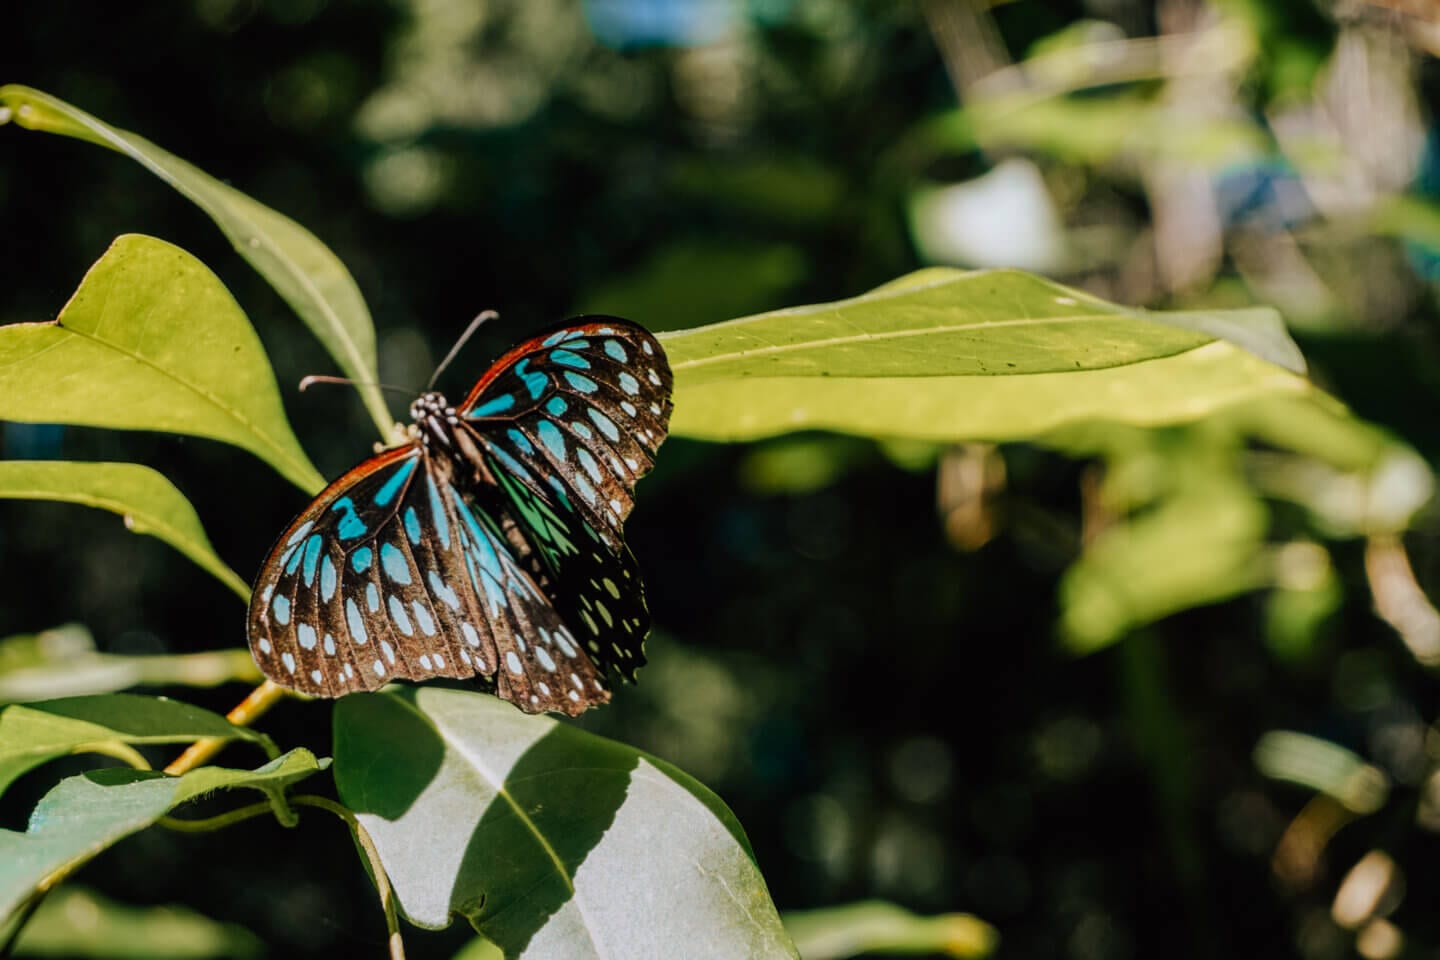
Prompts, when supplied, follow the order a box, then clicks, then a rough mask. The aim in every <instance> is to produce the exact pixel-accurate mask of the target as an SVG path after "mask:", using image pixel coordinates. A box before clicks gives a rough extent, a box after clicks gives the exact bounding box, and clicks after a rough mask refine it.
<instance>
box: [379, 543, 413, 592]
mask: <svg viewBox="0 0 1440 960" xmlns="http://www.w3.org/2000/svg"><path fill="white" fill-rule="evenodd" d="M380 566H381V567H382V568H384V570H385V575H386V576H387V577H389V578H390V579H391V580H394V581H395V582H396V583H409V582H410V564H408V563H406V562H405V554H403V553H401V552H400V550H399V548H398V547H396V546H395V545H394V544H393V543H382V544H380Z"/></svg>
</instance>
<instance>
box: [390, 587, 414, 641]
mask: <svg viewBox="0 0 1440 960" xmlns="http://www.w3.org/2000/svg"><path fill="white" fill-rule="evenodd" d="M386 605H387V606H388V607H389V608H390V619H391V620H394V621H395V626H397V627H399V628H400V632H401V633H403V634H405V636H407V637H413V636H414V635H415V626H414V624H412V623H411V622H410V615H409V614H407V613H406V612H405V605H404V604H403V603H401V602H400V598H399V597H396V596H394V595H393V594H392V595H391V596H390V599H389V600H388V601H387V604H386Z"/></svg>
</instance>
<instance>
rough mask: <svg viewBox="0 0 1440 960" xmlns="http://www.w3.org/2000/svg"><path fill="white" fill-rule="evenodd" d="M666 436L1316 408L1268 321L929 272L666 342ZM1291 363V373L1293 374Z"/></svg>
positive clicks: (946, 429)
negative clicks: (1282, 401)
mask: <svg viewBox="0 0 1440 960" xmlns="http://www.w3.org/2000/svg"><path fill="white" fill-rule="evenodd" d="M663 340H664V343H665V349H666V351H667V353H668V354H669V356H670V362H671V366H672V367H673V368H674V371H675V415H674V419H673V421H672V424H671V429H672V432H674V433H676V434H679V435H683V436H693V437H698V438H702V439H708V440H746V439H754V438H757V437H764V436H770V435H774V434H778V433H782V432H786V431H790V430H800V429H807V428H812V429H813V428H822V429H828V430H839V431H843V432H847V433H857V434H862V435H869V436H873V437H909V438H917V439H926V440H942V441H956V440H1012V441H1013V440H1034V439H1042V440H1043V439H1044V438H1045V437H1046V435H1047V434H1050V433H1052V432H1054V431H1057V430H1060V429H1062V428H1065V427H1068V426H1070V425H1073V424H1087V423H1091V422H1096V421H1099V422H1113V423H1118V424H1133V425H1137V426H1147V427H1153V426H1162V425H1166V424H1174V423H1185V422H1189V421H1193V420H1195V419H1198V418H1201V417H1205V416H1209V415H1214V414H1216V413H1218V412H1221V411H1224V410H1227V409H1229V408H1232V407H1235V406H1237V405H1240V404H1244V403H1250V402H1254V401H1257V400H1264V399H1267V398H1270V397H1275V396H1297V395H1298V396H1301V397H1303V398H1307V399H1310V400H1313V401H1314V402H1317V403H1318V402H1323V397H1321V396H1320V395H1319V394H1318V391H1315V389H1314V388H1313V387H1312V386H1311V385H1310V384H1309V383H1308V382H1307V381H1306V380H1305V379H1304V378H1303V377H1302V376H1300V375H1299V374H1298V373H1294V372H1291V371H1292V370H1295V369H1298V368H1300V367H1301V364H1302V361H1301V360H1300V355H1299V351H1298V349H1297V348H1296V346H1295V344H1294V343H1293V342H1292V341H1291V340H1290V339H1289V337H1288V336H1287V335H1286V334H1285V333H1284V328H1283V325H1281V324H1280V322H1279V319H1278V317H1277V316H1276V315H1275V314H1274V312H1273V311H1267V310H1242V311H1222V310H1216V311H1195V312H1175V313H1150V312H1146V311H1140V310H1131V309H1128V308H1125V307H1120V306H1117V305H1115V304H1110V303H1106V302H1104V301H1101V300H1097V299H1096V298H1094V297H1092V296H1090V295H1088V294H1084V293H1081V292H1079V291H1076V290H1071V289H1069V288H1067V287H1062V286H1060V285H1058V284H1055V283H1052V282H1050V281H1048V280H1044V279H1041V278H1039V277H1035V276H1032V275H1029V274H1024V273H1020V272H1018V271H1008V270H1002V271H980V272H974V273H962V272H958V271H937V270H927V271H922V272H920V273H917V274H914V275H911V276H909V277H904V278H901V279H900V280H898V281H895V282H893V283H890V284H887V285H886V286H884V287H881V288H879V289H877V290H874V291H872V292H870V293H867V294H864V295H862V296H859V297H855V298H853V299H850V300H843V301H839V302H837V303H824V304H816V305H813V306H805V307H795V308H791V309H788V310H780V311H776V312H774V313H765V314H760V315H759V316H755V317H746V318H743V319H740V320H733V321H729V322H727V323H719V324H714V325H712V326H708V327H700V328H698V329H695V330H686V331H684V332H680V333H671V334H667V335H665V336H664V337H663ZM1287 368H1288V369H1287Z"/></svg>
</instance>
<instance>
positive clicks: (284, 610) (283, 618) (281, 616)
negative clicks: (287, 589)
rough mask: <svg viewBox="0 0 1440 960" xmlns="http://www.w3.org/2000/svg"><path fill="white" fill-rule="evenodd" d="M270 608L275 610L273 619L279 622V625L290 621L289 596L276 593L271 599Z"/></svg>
mask: <svg viewBox="0 0 1440 960" xmlns="http://www.w3.org/2000/svg"><path fill="white" fill-rule="evenodd" d="M270 609H271V610H274V611H275V621H276V622H277V623H279V624H280V626H282V627H283V626H285V624H287V623H289V622H290V598H289V597H286V596H283V595H277V596H276V597H275V599H274V600H272V601H271V603H270Z"/></svg>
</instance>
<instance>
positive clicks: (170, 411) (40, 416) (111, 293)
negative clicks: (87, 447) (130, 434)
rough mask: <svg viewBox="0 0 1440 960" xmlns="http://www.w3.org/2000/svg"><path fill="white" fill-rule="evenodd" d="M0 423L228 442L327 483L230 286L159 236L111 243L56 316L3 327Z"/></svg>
mask: <svg viewBox="0 0 1440 960" xmlns="http://www.w3.org/2000/svg"><path fill="white" fill-rule="evenodd" d="M0 420H21V421H25V422H29V423H78V424H83V425H86V426H96V427H118V428H120V429H123V430H167V431H171V432H174V433H189V434H194V435H196V436H201V437H211V438H214V439H216V440H224V441H226V442H227V443H233V444H235V445H236V446H240V447H243V448H245V449H246V450H249V451H250V452H251V453H254V454H255V455H256V456H258V457H260V458H261V459H263V460H264V461H265V462H266V463H269V464H270V465H271V466H273V467H274V468H275V469H276V470H278V471H279V472H280V473H281V474H282V475H284V476H285V477H286V478H287V479H289V480H291V481H292V482H294V483H295V484H297V485H298V486H299V487H301V488H302V489H303V490H305V491H306V492H308V493H315V492H317V491H318V490H319V489H320V488H321V487H322V486H324V484H325V481H324V478H322V477H321V476H320V474H319V473H318V472H316V470H315V468H314V467H313V466H311V464H310V461H309V459H308V458H307V457H306V456H305V451H304V450H302V449H301V448H300V442H299V441H298V440H296V439H295V434H294V433H292V432H291V430H290V424H289V422H288V421H287V420H286V419H285V410H284V408H283V407H282V406H281V404H280V392H279V390H278V389H277V388H276V385H275V374H274V372H273V371H272V370H271V369H270V363H269V361H268V360H267V359H266V357H265V351H264V349H263V348H262V347H261V346H260V340H259V338H258V337H256V336H255V331H254V329H253V328H252V327H251V326H250V321H249V320H248V319H246V317H245V314H244V312H243V311H241V309H240V306H239V304H237V303H236V302H235V300H234V298H233V297H231V296H230V292H229V291H228V290H226V289H225V286H224V284H222V283H221V282H220V280H219V278H218V277H216V276H215V274H213V273H211V272H210V271H209V270H208V269H207V268H206V267H205V265H204V264H202V263H201V262H200V261H199V260H196V259H195V258H194V257H192V256H191V255H190V254H188V253H186V252H185V251H184V250H181V249H180V248H179V247H176V246H173V245H171V244H168V243H165V242H164V241H163V240H156V239H155V238H154V237H145V236H139V235H134V234H131V235H127V236H122V237H119V238H118V239H116V241H115V242H114V243H113V244H111V246H110V249H109V250H107V251H106V252H105V255H104V256H103V257H101V258H100V259H99V260H98V261H97V262H96V263H95V265H94V266H93V267H91V268H90V272H89V273H87V274H86V275H85V279H84V281H83V282H81V284H80V289H78V290H76V291H75V295H74V296H73V297H71V298H70V302H69V303H67V304H66V305H65V309H64V310H62V311H61V312H60V316H59V318H58V319H56V320H54V321H52V322H47V323H13V324H9V325H7V326H3V327H0Z"/></svg>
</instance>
